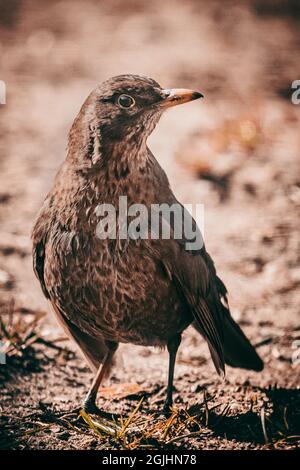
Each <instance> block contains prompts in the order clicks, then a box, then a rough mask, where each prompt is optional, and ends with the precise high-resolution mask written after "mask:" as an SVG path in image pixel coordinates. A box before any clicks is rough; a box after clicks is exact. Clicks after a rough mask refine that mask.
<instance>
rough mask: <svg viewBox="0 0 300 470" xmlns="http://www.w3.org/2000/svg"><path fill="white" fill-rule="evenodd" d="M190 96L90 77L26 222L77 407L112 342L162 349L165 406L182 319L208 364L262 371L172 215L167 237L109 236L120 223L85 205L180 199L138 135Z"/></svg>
mask: <svg viewBox="0 0 300 470" xmlns="http://www.w3.org/2000/svg"><path fill="white" fill-rule="evenodd" d="M201 97H203V95H202V94H201V93H200V92H198V91H191V90H187V89H162V88H161V86H160V85H159V84H158V83H157V82H156V81H154V80H153V79H150V78H147V77H142V76H137V75H120V76H117V77H113V78H110V79H109V80H107V81H105V82H104V83H102V84H101V85H100V86H98V87H97V88H96V89H95V90H94V91H92V93H91V94H90V95H89V97H88V98H87V99H86V101H85V102H84V104H83V106H82V108H81V110H80V112H79V114H78V115H77V117H76V118H75V120H74V122H73V125H72V127H71V130H70V133H69V141H68V149H67V156H66V159H65V161H64V163H63V165H62V166H61V168H60V170H59V172H58V174H57V176H56V178H55V181H54V185H53V188H52V190H51V191H50V192H49V194H48V195H47V197H46V199H45V201H44V204H43V206H42V208H41V210H40V213H39V215H38V218H37V221H36V223H35V226H34V229H33V233H32V239H33V266H34V271H35V274H36V276H37V278H38V279H39V281H40V284H41V287H42V290H43V293H44V295H45V297H46V298H47V299H49V301H50V303H51V305H52V307H53V310H54V312H55V313H56V315H57V317H58V319H59V321H60V322H61V324H62V326H63V327H64V329H65V330H66V332H67V333H68V334H69V336H70V337H71V338H72V339H73V340H75V342H76V343H77V344H78V346H79V347H80V349H81V350H82V352H83V353H84V355H85V357H86V359H87V361H88V363H89V365H90V367H91V369H92V370H93V371H94V373H95V378H94V381H93V383H92V386H91V388H90V390H89V392H88V394H87V397H86V399H85V401H84V405H83V406H84V409H85V410H86V411H88V412H99V411H100V410H99V409H98V408H97V406H96V396H97V391H98V388H99V386H100V384H101V382H102V379H103V378H104V377H106V376H107V375H108V373H109V371H110V369H111V367H112V365H113V356H114V353H115V351H116V350H117V348H118V344H119V343H133V344H137V345H144V346H158V347H165V346H166V347H167V349H168V352H169V374H168V386H167V396H166V401H165V404H164V410H165V411H166V412H168V410H169V409H170V406H171V405H172V389H173V375H174V366H175V360H176V353H177V350H178V347H179V345H180V341H181V334H182V332H183V331H184V330H185V329H186V328H187V327H188V326H189V325H193V326H194V327H195V328H196V330H197V331H198V332H199V333H200V334H201V335H202V337H204V339H205V340H206V341H207V343H208V347H209V350H210V353H211V357H212V360H213V363H214V365H215V368H216V370H217V372H218V373H219V374H221V375H224V373H225V364H228V365H230V366H232V367H240V368H244V369H252V370H255V371H260V370H262V369H263V362H262V360H261V359H260V357H259V356H258V354H257V353H256V351H255V349H254V348H253V346H252V345H251V344H250V342H249V340H248V339H247V338H246V336H245V335H244V333H243V332H242V330H241V329H240V327H239V326H238V325H237V324H236V323H235V321H234V320H233V318H232V317H231V315H230V311H229V307H228V302H227V290H226V287H225V285H224V283H223V282H222V281H221V279H220V278H219V277H218V276H217V274H216V269H215V266H214V263H213V261H212V259H211V257H210V256H209V254H208V253H207V251H206V249H205V246H204V245H203V244H202V243H201V246H198V247H197V249H191V246H189V245H188V244H187V241H188V240H189V239H188V238H187V237H186V236H185V234H183V235H182V237H181V238H180V237H175V235H174V233H175V228H176V227H175V223H174V217H173V218H172V217H170V219H169V222H167V221H166V224H168V223H169V228H170V237H169V238H166V237H165V238H163V237H161V236H158V237H157V236H156V237H155V236H154V237H150V236H149V237H142V236H140V237H138V236H135V237H134V236H133V237H130V234H127V235H128V236H127V237H121V236H120V232H121V230H120V228H118V229H117V230H116V233H115V236H106V237H103V236H99V233H98V232H97V227H99V216H98V215H97V214H98V213H97V208H99V206H102V205H103V204H104V205H110V206H113V207H115V208H117V209H116V213H119V212H118V211H119V209H118V204H119V198H120V196H126V197H127V204H128V205H129V206H130V205H132V204H143V205H144V207H146V208H150V206H151V205H155V204H156V205H157V204H159V205H160V204H167V205H169V206H172V205H173V204H177V205H178V206H179V207H182V206H181V205H180V203H179V202H178V201H177V200H176V198H175V196H174V194H173V192H172V190H171V188H170V185H169V181H168V178H167V176H166V174H165V172H164V171H163V169H162V168H161V166H160V165H159V163H158V162H157V160H156V159H155V157H154V156H153V154H152V153H151V151H150V150H149V148H148V147H147V138H148V137H149V135H150V134H151V132H152V131H153V129H154V127H155V126H156V124H157V123H158V121H159V119H160V117H161V115H162V113H163V112H164V111H165V110H166V109H168V108H170V107H172V106H175V105H177V104H181V103H185V102H188V101H192V100H196V99H198V98H201ZM105 207H106V206H105ZM128 218H129V215H128ZM100 219H101V218H100ZM193 226H194V227H195V221H194V220H193ZM102 228H103V227H102ZM196 230H197V228H196ZM100 232H101V230H100ZM108 233H110V232H109V231H107V234H108ZM193 233H194V232H193ZM156 234H157V233H156ZM100 235H101V233H100Z"/></svg>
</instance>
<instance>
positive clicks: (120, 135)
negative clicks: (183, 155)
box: [71, 75, 203, 148]
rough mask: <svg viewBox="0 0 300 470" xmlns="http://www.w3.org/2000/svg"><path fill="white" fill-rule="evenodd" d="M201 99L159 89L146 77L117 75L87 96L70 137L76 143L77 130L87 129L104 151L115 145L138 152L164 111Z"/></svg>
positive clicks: (191, 93) (195, 94) (198, 95)
mask: <svg viewBox="0 0 300 470" xmlns="http://www.w3.org/2000/svg"><path fill="white" fill-rule="evenodd" d="M201 97H203V95H202V94H201V93H200V92H198V91H192V90H187V89H183V88H178V89H163V88H162V87H161V86H160V85H159V84H158V83H157V82H156V81H155V80H153V79H151V78H148V77H142V76H138V75H119V76H117V77H113V78H110V79H109V80H107V81H105V82H103V83H102V84H101V85H99V86H98V87H97V88H96V89H95V90H94V91H93V92H92V93H91V94H90V96H89V97H88V98H87V100H86V101H85V103H84V104H83V106H82V108H81V111H80V113H79V115H78V117H77V119H76V120H75V122H74V125H73V134H77V139H78V130H79V127H82V125H83V126H84V127H86V126H88V128H89V130H90V132H92V133H94V135H97V136H98V137H99V139H100V141H101V145H102V146H103V147H104V148H108V147H111V146H116V145H118V146H119V147H120V146H123V145H124V146H129V147H131V148H132V147H134V146H136V147H137V148H138V147H140V146H141V144H142V143H143V142H146V139H147V137H148V136H149V135H150V134H151V132H152V131H153V129H154V127H155V126H156V124H157V122H158V121H159V118H160V117H161V115H162V113H163V112H164V111H165V110H166V109H168V108H170V107H171V106H175V105H178V104H182V103H186V102H188V101H192V100H196V99H198V98H201ZM71 137H72V130H71Z"/></svg>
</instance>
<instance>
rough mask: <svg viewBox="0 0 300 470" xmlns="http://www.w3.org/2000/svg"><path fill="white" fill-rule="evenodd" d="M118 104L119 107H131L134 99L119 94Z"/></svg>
mask: <svg viewBox="0 0 300 470" xmlns="http://www.w3.org/2000/svg"><path fill="white" fill-rule="evenodd" d="M118 105H119V106H121V108H132V106H134V105H135V101H134V99H133V98H132V97H131V96H129V95H120V96H119V98H118Z"/></svg>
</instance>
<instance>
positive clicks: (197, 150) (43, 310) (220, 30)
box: [0, 0, 300, 447]
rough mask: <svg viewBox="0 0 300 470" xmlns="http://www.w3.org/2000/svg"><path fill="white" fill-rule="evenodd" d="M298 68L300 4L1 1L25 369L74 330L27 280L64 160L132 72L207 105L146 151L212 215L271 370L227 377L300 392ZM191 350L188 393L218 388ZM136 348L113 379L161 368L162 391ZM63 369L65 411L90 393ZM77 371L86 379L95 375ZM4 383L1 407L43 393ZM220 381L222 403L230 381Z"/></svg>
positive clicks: (236, 310) (9, 192)
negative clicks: (101, 103) (72, 135)
mask: <svg viewBox="0 0 300 470" xmlns="http://www.w3.org/2000/svg"><path fill="white" fill-rule="evenodd" d="M299 63H300V2H299V1H298V0H261V1H259V0H244V1H233V0H232V1H230V0H226V1H224V0H223V1H222V0H212V1H210V2H206V1H204V0H186V1H184V2H182V1H179V0H172V1H171V0H169V1H168V0H167V1H164V2H162V1H158V0H152V1H151V2H146V1H134V0H124V1H121V0H111V1H96V0H85V1H83V0H81V1H80V0H75V1H74V0H73V1H71V0H52V1H48V2H39V1H34V0H7V1H5V0H0V64H1V66H0V80H3V81H4V82H5V84H6V93H7V95H6V104H5V105H4V104H3V105H0V311H1V317H0V318H1V329H2V333H1V334H2V341H3V343H4V345H5V348H6V349H5V351H6V352H7V354H8V357H10V356H11V357H13V358H14V359H13V360H12V361H13V364H14V367H17V369H18V368H19V369H18V370H20V368H21V369H22V367H23V372H24V370H25V371H26V367H25V368H24V364H26V362H24V360H25V359H24V358H23V362H22V360H20V361H19V362H18V360H17V359H16V358H17V357H18V358H19V359H20V358H21V359H22V354H23V352H24V351H23V350H26V349H27V350H28V348H31V347H32V345H34V343H35V341H36V340H38V341H37V342H39V345H40V346H39V347H40V348H41V338H47V341H49V343H50V342H51V341H54V340H55V339H57V338H59V337H61V336H63V333H62V331H61V330H60V328H59V327H58V326H57V324H56V322H55V321H54V319H53V318H52V316H51V315H50V314H49V313H48V306H47V304H46V301H45V300H44V298H43V295H42V293H41V291H40V288H39V285H38V282H37V281H36V280H35V278H34V275H33V273H32V267H31V264H32V262H31V243H30V231H31V228H32V225H33V223H34V219H35V217H36V214H37V211H38V210H39V208H40V206H41V204H42V201H43V199H44V197H45V195H46V193H47V192H48V190H49V189H50V186H51V182H52V180H53V177H54V175H55V173H56V171H57V169H58V167H59V165H60V164H61V162H62V161H63V159H64V156H65V148H66V144H67V134H68V130H69V128H70V126H71V123H72V121H73V119H74V117H75V116H76V114H77V112H78V111H79V109H80V106H81V104H82V102H83V100H84V99H85V97H86V96H87V95H88V94H89V93H90V91H91V90H92V89H93V88H94V87H95V86H96V85H97V84H98V83H99V82H101V81H102V80H105V79H107V78H108V77H110V76H113V75H118V74H124V73H134V74H140V75H148V76H151V77H152V78H154V79H155V80H157V81H158V82H159V83H160V84H161V85H162V86H164V87H168V88H169V87H188V88H195V89H198V90H200V91H202V92H203V94H204V95H205V99H204V100H201V103H200V102H196V103H193V104H190V105H186V106H182V107H178V108H176V109H173V110H170V112H168V113H167V114H166V115H165V116H164V117H163V118H162V120H161V122H160V124H159V125H158V127H157V129H156V130H155V132H154V133H153V135H152V136H151V138H150V141H149V146H150V148H151V150H152V151H153V153H154V155H156V157H157V158H158V160H159V162H160V164H161V165H162V166H163V167H164V169H165V170H166V171H167V174H168V176H169V178H170V182H171V185H172V187H173V188H174V191H175V193H176V195H177V197H178V198H179V199H180V200H181V201H182V202H186V203H203V204H204V205H205V234H204V235H205V240H206V245H207V249H208V251H209V252H210V253H211V255H212V257H213V258H214V260H215V263H216V266H217V269H218V272H219V274H220V275H221V277H222V278H223V279H224V281H225V283H226V284H227V286H228V289H229V291H230V302H231V306H232V312H233V315H234V317H235V318H236V319H238V320H239V321H240V323H241V324H242V325H243V328H245V330H246V332H247V333H248V334H249V336H250V337H251V339H252V340H253V341H254V342H257V343H261V350H260V352H261V354H262V355H263V356H264V359H265V361H266V364H267V365H268V367H267V368H266V370H265V371H264V372H263V374H261V375H260V377H259V378H257V376H254V374H252V375H251V374H249V373H244V372H243V373H240V372H236V371H232V372H231V371H230V376H231V377H232V383H233V384H234V383H235V381H236V380H237V379H238V380H240V381H242V382H243V380H244V381H245V380H246V381H247V380H250V379H249V377H250V378H251V380H252V378H253V380H254V381H256V382H255V383H256V384H257V386H258V385H260V386H263V387H265V386H267V385H270V384H273V383H274V382H276V383H278V384H279V386H280V387H288V388H290V387H293V386H296V384H299V364H296V362H297V361H295V357H296V356H295V354H297V341H298V340H299V338H300V333H299V328H300V314H299V294H300V267H299V261H300V231H299V209H300V172H299V170H300V132H299V131H300V126H299V123H300V105H295V104H293V103H292V100H291V97H292V93H293V91H294V90H292V88H291V86H292V82H293V81H294V80H297V79H298V80H299V79H300V70H299ZM37 331H38V333H37ZM16 344H17V345H19V346H18V347H17V348H16ZM24 344H25V346H24ZM184 344H185V345H186V347H184V348H182V349H181V352H180V357H179V364H178V371H177V377H179V378H181V383H182V385H180V386H179V387H178V388H179V389H184V390H186V388H187V387H190V385H188V386H187V385H186V384H187V383H195V381H196V380H199V377H202V381H203V380H204V382H205V380H206V382H207V381H208V382H207V383H210V381H211V379H208V377H210V375H212V374H214V373H213V372H212V368H210V367H211V366H210V365H209V366H207V367H205V368H204V369H205V370H203V368H201V367H200V366H199V365H198V364H197V363H199V364H200V363H202V362H206V361H207V359H208V353H207V350H206V346H205V345H204V344H202V342H201V341H199V338H198V337H197V336H195V335H194V333H193V332H192V331H189V332H188V333H187V335H186V338H185V343H184ZM295 345H296V346H295ZM23 346H24V347H23ZM22 347H23V349H22ZM43 347H45V348H46V345H45V344H44V345H43ZM68 347H70V348H71V345H69V344H68ZM130 348H131V347H125V348H124V351H123V353H122V361H123V362H122V364H123V366H122V368H121V372H120V371H119V372H118V371H117V372H116V377H115V380H116V381H118V380H119V381H122V380H123V376H122V373H124V374H125V372H126V370H127V375H128V370H129V371H130V376H131V377H133V380H135V381H137V382H138V383H140V384H144V386H145V384H146V382H147V380H149V370H150V371H151V374H150V375H151V380H150V382H152V383H155V381H158V383H159V381H161V383H163V380H164V375H165V372H166V371H165V370H163V367H162V364H163V365H164V364H165V365H166V364H167V355H165V353H160V352H156V351H154V352H152V351H149V349H147V350H146V349H145V350H144V349H143V348H136V351H137V353H138V354H139V357H140V358H141V361H139V360H137V359H136V356H134V355H133V354H132V353H131V352H130V351H132V350H131V349H130ZM22 351H23V352H22ZM295 351H296V353H295ZM44 352H45V351H44ZM56 352H57V351H56ZM44 355H46V356H49V355H51V354H50V352H49V353H48V352H47V353H46V354H44ZM299 355H300V354H299ZM133 356H134V357H133ZM145 358H146V359H145ZM145 360H147V365H148V367H149V368H148V372H147V374H146V372H145V370H144V365H145ZM16 361H17V362H16ZM51 361H52V362H51V363H50V365H51V366H53V364H54V365H55V364H56V363H57V361H58V359H57V357H56V356H55V357H52V359H51ZM53 361H54V362H53ZM193 361H194V363H193ZM201 361H202V362H201ZM22 364H23V365H22ZM30 364H31V362H30ZM191 364H194V365H195V367H194V366H193V371H192V372H191ZM45 367H49V364H46V365H45ZM54 368H55V367H54ZM195 369H196V375H193V374H195ZM47 370H48V369H47ZM51 370H52V369H51ZM124 371H125V372H124ZM2 373H3V369H2ZM65 373H66V370H65V369H63V366H62V371H61V372H58V374H61V375H59V380H58V378H57V377H56V378H55V376H52V375H51V374H50V372H49V371H48V372H47V374H46V377H48V380H49V381H50V383H51V384H52V388H51V393H52V395H51V396H52V398H51V400H52V402H53V400H54V402H56V404H57V405H58V406H62V404H65V406H67V404H69V405H70V403H72V401H73V402H74V400H77V398H78V396H81V395H82V394H83V390H84V384H83V385H82V387H83V388H81V389H80V387H79V388H77V390H76V391H74V390H73V392H72V390H70V396H69V397H68V398H66V397H64V394H63V393H62V391H61V389H59V385H58V384H57V381H58V382H59V381H63V378H62V377H63V374H65ZM5 374H7V372H5ZM81 374H86V375H87V377H88V379H86V380H89V377H90V375H89V373H88V372H87V371H86V370H85V369H83V370H82V372H81ZM203 374H204V375H203ZM205 374H207V375H205ZM145 375H147V377H145ZM5 377H6V382H7V394H6V406H12V404H11V402H12V397H14V403H16V400H20V403H21V402H23V403H24V400H25V401H26V403H27V405H28V406H29V407H30V406H34V405H33V404H32V403H33V402H36V397H35V395H34V393H35V392H32V388H30V387H32V385H28V386H27V389H26V387H25V389H26V390H27V392H28V390H29V391H30V393H29V392H28V393H27V398H24V396H22V395H21V396H20V397H19V398H18V399H17V398H16V395H15V393H16V392H15V387H14V382H13V381H9V380H8V377H7V376H5ZM15 377H16V376H14V380H15ZM29 377H30V380H29V382H30V384H32V383H33V384H35V385H34V388H35V389H36V384H37V383H38V382H39V381H41V383H40V385H39V386H40V391H39V392H36V393H38V398H39V400H47V399H48V398H49V390H48V391H47V390H45V388H46V385H45V381H43V379H42V378H43V374H42V375H38V376H37V377H36V376H35V375H33V376H32V375H30V376H29ZM213 377H214V378H213V380H215V381H217V379H216V376H215V375H213ZM254 377H255V378H254ZM44 378H45V377H44ZM24 380H25V379H24ZM229 380H231V379H229ZM127 381H128V377H127ZM83 382H84V380H83ZM56 386H57V387H58V388H57V389H56V388H55V387H56ZM69 387H70V389H72V387H71V386H69ZM212 387H215V388H214V390H215V393H219V392H220V390H221V389H222V387H223V385H218V383H217V382H216V384H214V385H212ZM218 387H219V388H218ZM232 387H233V388H232V390H234V385H232ZM188 390H190V388H188ZM181 391H182V390H181ZM218 391H219V392H218ZM19 393H20V392H19ZM68 393H69V392H68ZM72 393H73V395H72ZM76 394H77V395H76ZM28 395H30V397H28ZM53 397H55V398H53ZM30 400H33V402H32V401H30ZM184 400H186V401H188V400H189V398H188V396H185V398H184ZM14 406H15V404H14ZM19 412H20V413H21V414H22V411H19ZM249 439H250V438H249ZM250 440H251V439H250ZM41 441H43V439H41V440H40V441H39V445H41V446H46V444H45V442H44V444H41ZM33 445H36V444H33ZM51 445H52V447H57V443H56V444H55V443H54V444H53V443H52V444H51Z"/></svg>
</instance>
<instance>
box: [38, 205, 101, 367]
mask: <svg viewBox="0 0 300 470" xmlns="http://www.w3.org/2000/svg"><path fill="white" fill-rule="evenodd" d="M46 204H47V199H46V201H45V204H44V207H43V208H42V210H41V212H40V214H39V216H38V218H37V221H36V224H35V226H34V228H33V231H32V242H33V248H32V257H33V270H34V273H35V275H36V277H37V278H38V280H39V281H40V285H41V288H42V290H43V293H44V295H45V297H46V299H48V300H49V301H50V303H51V306H52V309H53V311H54V313H55V315H56V317H57V319H58V321H59V323H60V325H61V326H62V328H63V329H64V331H65V332H66V334H67V335H68V336H69V337H70V338H71V339H72V340H73V341H75V343H76V344H77V345H78V346H79V348H80V350H81V352H82V353H83V355H84V357H85V359H86V360H87V362H88V364H89V366H90V368H91V369H92V370H94V371H96V370H97V369H98V367H99V365H100V364H101V363H102V362H103V360H104V358H105V356H106V354H107V351H108V348H107V346H106V344H105V341H104V339H103V338H102V337H101V336H97V338H94V337H92V336H90V335H88V334H87V333H85V332H84V331H82V330H81V329H80V328H78V327H77V326H76V325H74V324H73V323H72V322H71V321H69V319H68V318H67V316H66V315H65V314H64V312H63V311H62V309H61V307H60V306H58V305H57V303H56V302H55V300H54V299H51V296H50V293H49V291H48V290H47V287H46V283H45V278H44V267H45V256H46V254H45V251H46V243H47V236H48V225H47V217H46V212H47V210H46V209H45V205H46Z"/></svg>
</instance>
